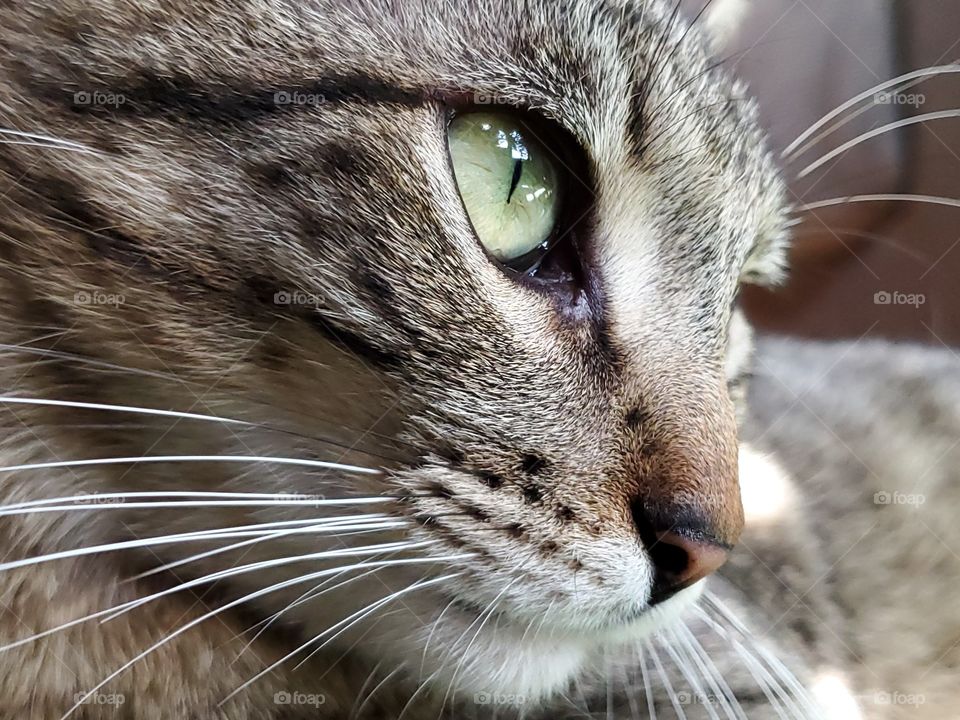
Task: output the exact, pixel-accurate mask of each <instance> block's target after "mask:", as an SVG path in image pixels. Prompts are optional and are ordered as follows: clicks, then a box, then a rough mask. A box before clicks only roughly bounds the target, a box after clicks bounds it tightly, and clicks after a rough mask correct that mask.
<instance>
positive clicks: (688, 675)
mask: <svg viewBox="0 0 960 720" xmlns="http://www.w3.org/2000/svg"><path fill="white" fill-rule="evenodd" d="M664 636H665V638H666V642H664V643H662V646H663V649H664V650H665V651H666V652H667V654H668V655H669V656H670V659H671V660H672V661H673V664H674V666H675V667H676V668H677V670H679V671H680V674H681V675H683V677H684V679H685V680H686V681H687V682H688V683H690V689H691V690H692V691H693V692H694V693H695V694H696V696H697V702H699V703H700V704H701V705H703V707H704V709H705V710H706V711H707V715H709V716H710V720H720V716H719V715H717V711H716V710H714V709H713V703H714V698H713V697H711V696H710V695H708V694H707V691H706V689H705V688H704V686H703V683H701V682H700V679H699V678H698V677H697V676H696V673H694V672H693V670H692V669H691V668H690V667H689V666H688V665H687V664H686V663H685V662H683V658H681V657H680V653H678V652H677V650H676V648H674V647H673V646H674V645H675V644H677V645H678V644H679V643H676V642H674V637H675V636H673V635H672V634H671V633H669V631H664Z"/></svg>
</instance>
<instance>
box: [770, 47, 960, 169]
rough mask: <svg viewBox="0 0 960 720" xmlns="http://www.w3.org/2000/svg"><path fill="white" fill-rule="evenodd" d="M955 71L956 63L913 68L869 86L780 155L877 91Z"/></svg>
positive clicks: (787, 154)
mask: <svg viewBox="0 0 960 720" xmlns="http://www.w3.org/2000/svg"><path fill="white" fill-rule="evenodd" d="M957 72H960V65H956V64H951V65H939V66H934V67H928V68H923V69H922V70H914V71H913V72H909V73H905V74H904V75H901V76H899V77H896V78H893V79H892V80H887V81H885V82H882V83H880V84H879V85H876V86H874V87H872V88H870V89H869V90H865V91H864V92H862V93H860V94H859V95H856V96H855V97H853V98H851V99H850V100H848V101H847V102H845V103H843V104H841V105H840V106H838V107H837V108H835V109H834V110H831V111H830V112H828V113H827V114H826V115H824V116H823V117H822V118H820V120H818V121H817V122H815V123H814V124H813V125H811V126H810V127H809V128H807V129H806V130H805V131H804V132H802V133H801V134H800V136H799V137H798V138H797V139H796V140H794V141H793V142H792V143H790V144H789V145H787V147H786V148H785V149H784V151H783V154H782V157H784V158H786V157H788V156H790V155H791V154H793V152H794V151H795V150H796V149H797V147H799V146H800V145H801V144H802V143H803V142H805V141H806V140H807V139H808V138H809V137H810V136H811V135H813V134H814V133H815V132H817V131H818V130H820V128H822V127H823V126H824V125H826V124H827V123H829V122H830V121H831V120H833V119H834V118H835V117H837V116H838V115H841V114H843V113H844V112H846V111H847V110H849V109H850V108H852V107H853V106H854V105H857V104H858V103H861V102H863V101H864V100H866V99H868V98H870V97H873V96H875V95H876V94H877V93H879V92H882V91H884V90H887V89H889V88H892V87H894V86H896V85H899V84H900V83H903V82H908V81H910V80H914V79H916V78H923V77H930V76H933V75H945V74H947V73H957Z"/></svg>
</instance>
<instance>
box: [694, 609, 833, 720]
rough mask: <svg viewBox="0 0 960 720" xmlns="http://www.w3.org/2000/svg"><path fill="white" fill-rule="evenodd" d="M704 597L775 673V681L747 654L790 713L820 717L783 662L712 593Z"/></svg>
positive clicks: (807, 695)
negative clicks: (760, 642)
mask: <svg viewBox="0 0 960 720" xmlns="http://www.w3.org/2000/svg"><path fill="white" fill-rule="evenodd" d="M704 597H705V599H706V600H707V602H709V603H710V605H711V606H712V607H713V608H714V610H715V611H716V612H717V613H719V614H720V616H721V617H722V618H723V619H724V620H725V621H726V622H729V623H731V624H732V625H734V626H735V627H736V628H737V630H738V632H740V634H741V635H742V636H743V637H744V639H745V640H747V641H749V642H750V643H751V645H752V646H753V647H754V648H755V649H756V651H757V654H759V656H760V659H762V660H764V661H765V662H766V663H767V666H768V667H769V668H770V669H771V670H773V672H774V673H776V676H777V678H778V679H775V678H773V677H772V676H770V675H769V673H768V672H767V670H766V668H765V667H764V666H763V665H762V663H760V659H758V658H757V656H756V655H755V654H753V653H749V654H750V656H751V657H752V658H753V659H754V661H755V662H757V667H758V668H759V669H760V670H761V671H762V672H763V673H764V674H766V675H767V676H768V677H769V678H770V680H771V683H772V687H773V688H774V689H775V691H776V692H777V694H778V695H779V696H780V697H781V699H783V701H784V703H786V704H787V706H788V707H789V708H790V710H791V712H792V713H793V714H794V715H797V716H798V717H801V720H803V716H804V714H805V717H807V718H810V717H812V718H819V717H822V710H821V709H820V708H819V706H818V705H817V703H816V701H814V699H813V697H812V695H811V694H810V693H809V691H807V689H806V688H804V687H803V686H802V685H801V684H800V682H799V681H798V680H797V678H796V676H794V674H793V673H792V672H790V670H788V669H787V667H786V666H785V665H784V664H783V662H781V661H780V659H779V658H777V657H776V656H775V655H774V654H773V653H771V652H770V651H769V650H768V649H766V648H764V647H763V646H762V645H760V644H758V643H757V642H756V640H755V638H754V635H753V633H752V632H750V630H748V629H747V628H746V627H745V626H744V625H743V623H742V622H741V621H740V620H739V618H737V617H736V615H734V614H733V613H732V612H731V611H730V609H729V608H728V607H727V606H726V605H725V604H724V603H723V602H722V601H721V600H720V598H718V597H716V596H715V595H714V594H713V593H707V594H705V596H704ZM708 622H710V621H708ZM743 650H744V652H748V651H747V650H746V648H743ZM784 684H786V686H787V688H789V690H790V692H791V693H792V697H791V698H788V697H787V696H786V690H785V688H784ZM800 705H803V706H805V711H804V713H803V714H802V713H800V710H799V706H800Z"/></svg>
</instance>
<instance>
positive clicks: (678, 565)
mask: <svg viewBox="0 0 960 720" xmlns="http://www.w3.org/2000/svg"><path fill="white" fill-rule="evenodd" d="M632 513H633V521H634V525H635V526H636V528H637V533H638V535H639V536H640V540H641V542H642V543H643V546H644V548H645V549H646V551H647V555H648V556H649V558H650V562H651V564H652V565H653V569H654V578H653V589H652V591H651V599H650V602H651V604H653V603H657V602H662V601H664V600H666V599H667V598H669V597H671V596H672V595H674V594H676V593H677V592H679V591H680V590H683V589H684V588H687V587H690V586H691V585H693V584H694V583H696V582H698V581H700V580H702V579H704V578H705V577H707V576H708V575H710V574H711V573H712V572H714V571H715V570H717V569H718V568H719V567H720V566H721V565H723V564H724V562H726V560H727V555H728V552H727V549H726V548H725V547H723V546H722V545H720V544H719V543H717V542H715V541H713V540H712V539H710V537H709V535H707V534H705V533H704V532H703V530H702V527H700V526H701V525H702V524H701V523H696V527H694V528H690V527H687V526H686V524H685V523H681V522H674V523H673V524H672V525H668V527H670V529H669V530H660V529H657V528H656V527H655V526H654V524H653V523H652V522H651V521H650V519H649V518H648V516H647V513H645V512H644V510H643V507H642V506H641V505H640V503H635V504H634V506H633V509H632Z"/></svg>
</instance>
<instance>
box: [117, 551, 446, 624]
mask: <svg viewBox="0 0 960 720" xmlns="http://www.w3.org/2000/svg"><path fill="white" fill-rule="evenodd" d="M438 542H439V541H438V540H420V541H416V542H414V541H410V540H401V541H398V542H389V543H380V544H377V545H363V546H360V547H346V548H340V549H337V550H323V551H320V552H315V553H306V554H303V555H287V556H285V557H280V558H272V559H270V560H259V561H257V562H253V563H247V564H245V565H238V566H236V567H231V568H227V569H226V570H218V571H217V572H214V573H210V574H209V575H204V576H203V577H200V578H196V579H195V580H188V581H187V582H183V583H180V584H179V585H176V586H174V587H172V588H167V589H165V590H161V591H159V592H156V593H154V594H152V595H148V596H146V597H143V598H137V599H136V600H130V601H128V602H126V603H123V604H122V605H119V606H117V608H115V609H114V610H115V611H114V612H113V614H111V615H108V616H107V617H106V618H104V619H103V620H101V622H108V621H110V620H113V619H115V618H118V617H120V616H121V615H125V614H126V613H128V612H130V611H131V610H133V609H134V608H137V607H139V606H141V605H145V604H147V603H149V602H152V601H153V600H156V599H157V598H158V597H163V596H164V595H170V594H172V593H175V592H180V591H182V590H188V589H190V588H192V587H197V586H198V585H206V584H208V583H212V582H215V581H217V580H223V579H225V578H228V577H234V576H236V575H243V574H245V573H248V572H254V571H257V570H266V569H267V568H275V567H280V566H282V565H290V564H293V563H299V562H308V561H312V560H329V559H331V558H338V557H354V556H355V557H364V556H370V555H378V554H380V553H383V552H386V551H388V550H412V549H419V548H424V547H428V546H430V545H435V544H437V543H438ZM320 577H325V576H320Z"/></svg>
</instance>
